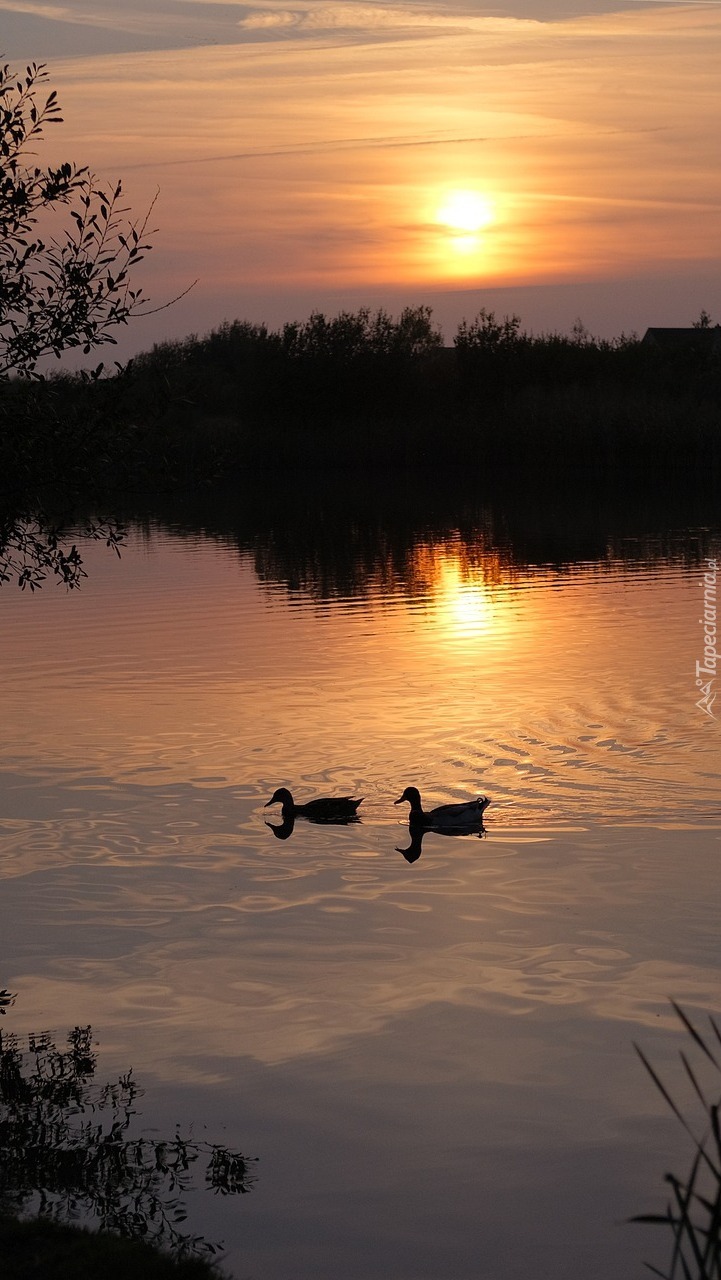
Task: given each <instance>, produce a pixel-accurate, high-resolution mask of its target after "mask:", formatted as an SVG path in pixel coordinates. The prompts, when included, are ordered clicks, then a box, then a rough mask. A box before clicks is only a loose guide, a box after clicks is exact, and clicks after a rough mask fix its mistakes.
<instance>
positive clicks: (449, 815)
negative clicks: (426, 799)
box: [393, 787, 491, 827]
mask: <svg viewBox="0 0 721 1280" xmlns="http://www.w3.org/2000/svg"><path fill="white" fill-rule="evenodd" d="M404 800H407V801H408V803H409V805H410V806H411V808H410V813H409V814H408V821H409V823H410V825H411V826H423V827H471V826H474V825H475V826H477V825H478V823H479V822H482V820H483V814H484V811H485V810H486V809H487V808H488V806H489V804H490V803H491V802H490V800H489V799H488V797H487V796H478V797H477V799H475V800H464V801H462V802H461V803H460V804H441V805H438V808H437V809H431V810H430V811H428V812H427V811H426V810H425V809H424V808H423V805H422V804H421V793H420V791H419V790H418V788H417V787H406V789H405V791H404V792H403V795H402V796H399V797H398V799H397V800H394V801H393V803H394V804H402V803H403V801H404Z"/></svg>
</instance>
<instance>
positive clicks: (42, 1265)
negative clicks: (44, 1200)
mask: <svg viewBox="0 0 721 1280" xmlns="http://www.w3.org/2000/svg"><path fill="white" fill-rule="evenodd" d="M0 1253H2V1258H3V1266H4V1268H5V1274H6V1275H7V1276H8V1277H12V1280H78V1277H80V1276H82V1277H84V1280H128V1277H129V1276H132V1277H134V1278H135V1280H220V1277H221V1274H222V1273H221V1272H220V1271H219V1270H218V1269H217V1267H215V1266H213V1265H212V1264H211V1263H209V1262H205V1261H203V1260H202V1259H200V1258H177V1259H176V1258H172V1257H170V1256H169V1255H168V1254H164V1253H161V1252H159V1251H158V1250H157V1249H154V1248H153V1247H152V1246H151V1245H149V1244H144V1243H142V1242H141V1241H138V1240H124V1239H122V1238H121V1237H119V1236H113V1235H109V1234H107V1233H104V1232H96V1231H86V1230H83V1229H82V1228H81V1227H70V1226H67V1225H64V1224H61V1223H57V1222H49V1221H47V1219H43V1218H40V1219H32V1220H29V1221H25V1222H20V1221H18V1220H17V1219H15V1218H6V1217H2V1216H1V1215H0Z"/></svg>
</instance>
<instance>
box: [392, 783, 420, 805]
mask: <svg viewBox="0 0 721 1280" xmlns="http://www.w3.org/2000/svg"><path fill="white" fill-rule="evenodd" d="M404 800H407V801H408V803H409V805H410V806H411V809H420V807H421V793H420V791H419V790H418V787H406V789H405V791H404V792H403V795H402V796H399V797H398V799H397V800H394V801H393V803H394V804H403V801H404Z"/></svg>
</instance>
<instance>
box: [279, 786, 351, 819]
mask: <svg viewBox="0 0 721 1280" xmlns="http://www.w3.org/2000/svg"><path fill="white" fill-rule="evenodd" d="M362 803H363V796H361V798H360V800H354V799H353V798H352V797H351V796H322V797H320V798H319V799H318V800H309V801H308V802H307V804H296V803H295V800H294V799H293V797H292V795H291V793H290V791H289V790H288V788H287V787H278V790H277V791H274V792H273V795H272V796H271V798H270V800H269V801H268V804H266V805H265V806H264V807H265V808H266V809H267V808H268V805H271V804H279V805H281V806H282V809H281V812H282V814H283V821H284V823H285V822H288V821H289V820H290V819H292V818H309V819H310V821H311V822H352V821H353V819H354V818H356V817H357V814H356V809H357V808H358V805H359V804H362Z"/></svg>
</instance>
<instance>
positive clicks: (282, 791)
mask: <svg viewBox="0 0 721 1280" xmlns="http://www.w3.org/2000/svg"><path fill="white" fill-rule="evenodd" d="M271 804H282V806H283V808H284V809H292V808H293V797H292V795H291V794H290V791H289V790H288V788H287V787H278V789H277V791H274V792H273V794H272V796H271V797H270V800H269V801H268V804H264V805H263V808H264V809H267V808H268V806H269V805H271Z"/></svg>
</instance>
